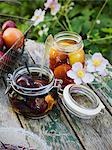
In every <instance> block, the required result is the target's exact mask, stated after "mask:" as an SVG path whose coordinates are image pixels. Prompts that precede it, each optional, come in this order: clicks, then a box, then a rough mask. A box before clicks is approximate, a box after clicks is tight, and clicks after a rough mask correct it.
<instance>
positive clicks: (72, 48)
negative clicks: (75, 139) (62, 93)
mask: <svg viewBox="0 0 112 150" xmlns="http://www.w3.org/2000/svg"><path fill="white" fill-rule="evenodd" d="M51 45H52V46H51V48H50V68H51V70H52V71H53V72H54V75H55V78H57V79H62V80H63V87H65V86H66V85H67V84H70V83H73V80H72V79H70V78H69V77H67V74H66V72H67V71H68V70H70V69H71V67H72V65H73V64H74V63H76V62H81V63H82V64H84V62H85V53H84V50H83V41H82V38H81V36H80V35H79V34H77V33H72V32H60V33H58V34H56V35H55V36H54V39H53V42H52V44H51Z"/></svg>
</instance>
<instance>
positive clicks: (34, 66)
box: [11, 64, 54, 91]
mask: <svg viewBox="0 0 112 150" xmlns="http://www.w3.org/2000/svg"><path fill="white" fill-rule="evenodd" d="M30 68H32V69H34V68H35V69H37V68H38V69H41V68H40V65H37V64H36V65H30V66H29V69H30ZM24 70H25V71H27V69H26V67H25V66H22V67H19V68H17V69H16V70H15V71H14V72H13V75H12V77H11V81H12V82H11V83H12V86H16V87H17V89H22V90H26V91H36V90H42V89H45V88H47V87H51V86H52V85H53V83H54V74H53V72H52V70H51V69H49V68H47V67H46V66H44V69H43V70H44V71H46V72H47V73H48V75H49V76H51V79H50V78H49V79H50V81H49V83H48V84H47V85H44V86H41V87H39V88H26V87H22V86H20V85H18V84H17V83H16V79H17V75H19V76H20V75H22V74H18V73H19V71H24ZM36 72H38V71H36Z"/></svg>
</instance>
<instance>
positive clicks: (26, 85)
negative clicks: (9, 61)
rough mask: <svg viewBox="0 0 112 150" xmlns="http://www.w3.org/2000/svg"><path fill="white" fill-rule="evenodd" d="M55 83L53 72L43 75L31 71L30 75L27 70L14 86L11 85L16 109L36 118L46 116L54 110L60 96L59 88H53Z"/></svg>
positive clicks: (12, 101)
mask: <svg viewBox="0 0 112 150" xmlns="http://www.w3.org/2000/svg"><path fill="white" fill-rule="evenodd" d="M45 73H46V72H45ZM18 74H19V73H18ZM49 76H51V77H52V78H51V77H49ZM53 84H54V78H53V73H51V72H49V74H47V73H46V74H42V77H40V76H39V73H38V72H31V74H30V75H29V74H28V73H27V71H26V72H25V73H23V74H19V75H18V76H17V79H16V80H15V84H14V88H13V87H11V89H10V90H9V91H8V96H9V99H10V102H11V104H12V107H13V109H14V111H15V112H17V113H19V114H23V115H24V116H25V117H29V118H34V119H35V118H40V117H43V116H45V115H46V114H47V113H48V112H49V111H51V110H52V108H53V106H54V105H55V104H56V99H57V97H58V94H57V88H56V87H55V88H53ZM18 85H19V86H18ZM16 86H17V88H16ZM15 89H16V90H15Z"/></svg>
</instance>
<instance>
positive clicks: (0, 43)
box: [0, 35, 4, 49]
mask: <svg viewBox="0 0 112 150" xmlns="http://www.w3.org/2000/svg"><path fill="white" fill-rule="evenodd" d="M3 45H4V41H3V38H2V36H1V35H0V49H2V48H3Z"/></svg>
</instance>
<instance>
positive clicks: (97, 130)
mask: <svg viewBox="0 0 112 150" xmlns="http://www.w3.org/2000/svg"><path fill="white" fill-rule="evenodd" d="M60 107H61V109H62V111H63V112H64V113H65V115H66V118H67V120H68V121H69V123H70V125H71V127H72V128H73V130H74V132H76V134H77V136H78V137H79V138H80V140H81V142H82V143H83V145H84V147H85V149H86V150H111V149H112V117H111V115H110V114H109V113H108V112H107V110H105V111H104V114H100V115H98V116H97V117H95V118H94V119H89V120H84V119H79V118H77V117H75V116H74V115H71V114H70V113H69V112H68V111H67V110H66V109H65V108H64V106H63V105H62V103H60Z"/></svg>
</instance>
